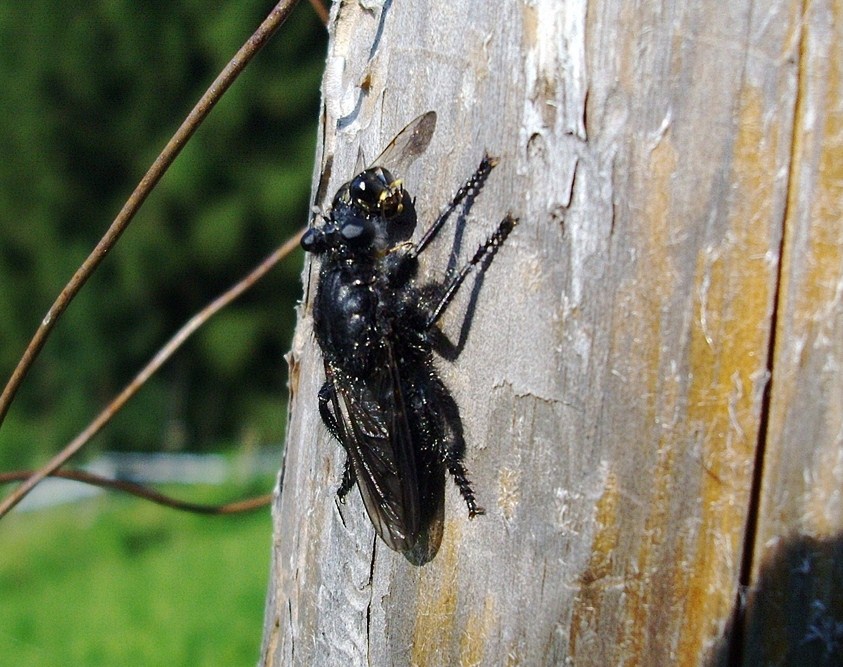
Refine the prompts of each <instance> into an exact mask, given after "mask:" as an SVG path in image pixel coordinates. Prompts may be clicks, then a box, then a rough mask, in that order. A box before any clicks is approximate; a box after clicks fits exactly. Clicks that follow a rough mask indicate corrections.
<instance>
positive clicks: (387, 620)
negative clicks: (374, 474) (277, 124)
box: [261, 0, 843, 667]
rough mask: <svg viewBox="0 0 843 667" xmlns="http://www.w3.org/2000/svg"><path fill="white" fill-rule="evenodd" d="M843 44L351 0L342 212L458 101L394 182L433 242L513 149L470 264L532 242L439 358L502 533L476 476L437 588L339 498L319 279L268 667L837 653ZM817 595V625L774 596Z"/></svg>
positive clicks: (701, 15)
mask: <svg viewBox="0 0 843 667" xmlns="http://www.w3.org/2000/svg"><path fill="white" fill-rule="evenodd" d="M842 22H843V9H841V5H840V3H839V2H837V3H835V2H833V0H820V1H818V2H813V3H810V4H809V5H804V3H798V2H797V3H791V2H783V1H779V0H772V1H771V2H769V3H766V4H765V6H764V7H761V6H759V5H758V3H751V2H748V1H747V0H738V1H737V2H732V3H722V2H713V1H709V2H702V3H700V2H689V1H677V2H674V3H667V4H665V3H659V2H649V1H647V0H645V1H642V2H639V3H618V2H606V1H603V2H599V1H596V0H595V1H590V2H587V1H585V0H583V1H582V2H560V1H559V0H530V1H527V0H524V1H522V2H488V1H480V0H413V2H407V1H404V0H395V1H393V0H385V1H380V2H378V1H372V2H363V1H362V0H361V1H360V2H339V3H334V5H333V8H332V15H331V27H330V30H331V43H330V47H329V54H328V60H327V68H326V73H325V78H324V81H323V99H324V108H323V133H322V137H321V144H320V145H321V153H320V158H319V160H318V161H317V165H316V170H315V172H314V183H318V181H319V180H320V177H321V176H322V174H323V173H324V174H326V175H329V176H330V180H329V181H328V184H327V188H326V190H325V193H324V194H325V196H324V197H322V198H321V199H320V200H319V201H318V202H317V203H318V204H321V205H325V204H327V203H328V202H329V201H330V197H331V196H332V195H333V193H334V191H335V190H336V189H337V188H338V187H339V185H340V184H341V183H342V182H343V181H345V180H347V179H349V178H350V177H351V176H353V175H354V172H355V163H356V161H357V157H358V152H359V150H361V149H362V151H363V154H364V155H365V156H367V157H368V158H369V159H371V158H372V157H374V156H375V155H377V154H378V153H379V151H380V150H381V149H382V148H383V147H384V145H385V144H386V142H388V141H389V139H390V138H391V137H392V136H393V135H394V134H395V133H396V132H397V131H398V130H400V129H401V128H402V127H403V126H404V125H405V124H406V123H407V122H409V121H410V120H411V119H412V118H414V117H416V116H417V115H419V114H420V113H423V112H425V111H428V110H430V109H432V110H435V111H436V112H437V114H438V126H437V131H436V134H435V136H434V138H433V141H432V143H431V145H430V147H429V149H428V150H427V152H426V153H425V155H424V156H422V157H421V158H420V159H419V160H417V162H416V163H415V164H414V165H413V166H412V168H411V169H410V170H409V171H408V173H407V174H401V175H400V176H401V177H403V178H404V182H405V186H406V187H407V189H408V190H409V191H410V192H411V193H412V194H414V195H415V196H416V197H417V201H416V205H417V208H418V210H419V214H420V220H421V224H420V227H424V225H425V222H427V221H430V220H432V219H433V218H434V217H435V215H436V214H437V213H438V212H439V210H440V209H441V207H442V206H443V205H444V204H445V203H446V202H447V201H448V199H449V198H450V196H451V195H452V194H453V193H454V191H455V190H456V188H457V187H458V186H459V184H460V183H461V182H462V181H463V180H464V179H465V178H466V177H467V176H468V175H469V174H470V173H471V172H472V170H473V169H474V167H475V166H476V164H477V162H478V161H479V159H480V157H481V156H482V154H483V152H484V151H485V150H488V151H489V152H490V153H491V154H493V155H497V156H499V157H500V158H501V160H500V165H499V166H498V167H497V168H496V169H495V171H494V172H493V173H492V175H491V177H490V179H489V182H488V185H487V186H486V188H485V189H484V191H483V192H482V194H481V196H480V197H479V198H478V200H477V203H476V205H475V207H474V209H473V211H472V217H470V218H469V220H468V223H467V226H466V228H465V234H464V236H463V238H462V240H461V244H460V250H461V251H462V255H463V257H466V256H467V255H468V253H469V252H471V251H473V250H474V248H475V247H476V246H477V244H478V243H479V242H480V241H481V240H482V239H483V238H485V237H486V235H487V234H488V233H489V232H490V231H491V230H492V229H493V228H494V226H495V225H496V224H497V222H498V221H499V220H500V219H501V217H502V216H503V215H504V214H505V213H507V212H512V213H513V214H514V215H515V216H517V217H519V218H520V219H521V221H522V222H521V224H520V225H519V226H518V227H517V228H516V230H515V231H514V232H513V234H512V235H511V237H510V239H509V240H508V242H507V244H506V245H505V246H504V248H503V249H502V250H501V252H500V253H499V254H498V256H497V257H496V258H495V261H494V262H493V263H492V266H491V268H490V269H489V271H488V272H487V273H486V274H485V275H484V277H483V278H482V289H479V290H476V292H475V294H476V302H475V303H474V305H473V315H472V318H471V327H470V333H469V336H468V339H467V341H466V344H465V347H464V349H463V352H462V354H461V355H460V357H459V358H458V359H457V361H456V362H455V363H453V364H449V363H446V362H442V364H441V365H440V367H441V371H442V376H443V378H444V380H445V382H446V383H447V384H448V386H449V387H450V388H451V389H452V391H453V394H454V396H455V398H456V400H457V403H458V404H459V406H460V409H461V414H462V418H463V422H464V426H465V430H466V436H467V441H468V452H467V456H466V465H467V467H468V470H469V472H470V474H471V478H472V481H473V483H474V488H475V490H476V492H477V494H478V498H479V501H480V503H481V504H482V505H484V506H485V507H486V509H487V515H486V516H485V517H479V518H477V519H476V520H474V521H469V520H468V519H467V517H466V511H465V506H464V505H463V503H462V501H461V499H460V498H459V496H458V494H457V492H456V490H455V489H454V487H453V485H452V484H450V483H448V487H447V489H446V522H445V534H444V537H443V540H442V546H441V549H440V551H439V553H438V555H437V556H436V558H434V559H433V561H432V562H430V563H429V564H427V565H425V566H422V567H418V566H414V565H412V564H410V563H409V562H408V561H407V560H405V559H404V558H403V557H402V556H401V555H399V554H396V553H393V552H391V551H389V550H388V549H387V548H385V547H384V545H383V544H382V543H379V542H377V540H376V538H375V537H374V531H373V529H372V527H371V525H370V524H369V522H368V519H367V518H366V515H365V512H364V509H363V507H362V503H361V502H360V499H359V496H358V494H357V492H356V491H354V492H352V494H351V495H350V497H349V498H350V500H349V502H348V504H347V505H345V506H343V507H342V508H341V510H340V509H338V507H337V505H336V504H335V490H336V488H337V486H338V485H339V483H340V480H341V476H342V461H343V454H342V451H341V449H340V447H339V445H338V444H337V443H336V442H334V441H333V440H332V439H331V438H330V436H329V435H328V433H327V431H326V430H325V428H324V427H323V426H322V424H321V422H320V420H319V416H318V414H317V409H316V407H317V403H316V394H317V391H318V389H319V386H320V385H321V383H322V382H323V379H324V375H323V370H322V365H321V358H320V356H319V352H318V350H317V349H316V346H315V343H314V340H313V336H312V333H311V332H312V321H311V319H310V310H309V307H310V306H309V299H310V298H311V297H312V293H313V289H314V282H313V281H314V278H315V273H314V271H313V267H310V266H308V267H306V270H305V301H304V304H303V306H302V309H301V313H300V315H301V317H300V322H299V327H298V330H297V334H296V338H295V341H294V345H293V350H292V352H291V355H290V366H291V373H290V377H291V408H290V410H291V412H290V422H289V429H288V439H287V450H286V460H285V467H284V471H283V473H282V475H281V477H282V480H283V492H282V493H281V494H280V497H279V499H278V501H277V503H276V505H275V522H276V532H275V540H274V546H273V567H272V574H271V577H272V578H271V581H270V588H269V595H268V601H267V613H266V625H265V628H264V647H263V656H262V663H261V664H263V665H290V664H296V665H299V664H301V665H408V664H413V665H456V664H464V665H469V664H472V665H474V664H476V665H559V664H572V665H599V666H601V667H602V666H605V665H620V664H627V665H628V664H638V665H708V664H714V663H715V662H720V663H721V664H728V663H729V662H730V661H731V662H733V663H734V662H739V661H741V660H746V664H759V663H758V662H754V659H755V656H758V655H761V654H763V655H765V656H777V657H781V658H782V659H785V658H788V659H790V658H789V656H793V655H796V654H797V653H798V651H800V650H801V651H802V652H803V653H802V654H800V655H811V656H814V655H817V656H822V655H824V654H823V651H826V652H827V651H835V650H836V651H840V650H841V645H843V637H840V638H839V640H838V643H837V644H836V645H835V644H834V637H835V634H834V632H835V628H840V627H843V626H841V625H840V624H841V623H843V595H842V594H841V583H840V582H841V580H843V577H841V574H840V573H841V554H842V553H843V549H841V530H843V510H841V489H843V483H842V480H843V453H841V451H843V444H842V443H841V433H843V427H841V394H843V391H841V388H843V383H841V373H840V364H841V359H842V358H843V336H841V331H843V299H841V293H843V250H841V247H843V232H841V229H843V224H842V223H841V219H843V215H841V213H843V211H841V200H843V193H841V182H843V180H842V179H841V165H843V133H842V132H841V127H843V124H841V117H843V109H842V108H841V66H840V63H841V62H843V58H841V47H840V42H841V23H842ZM314 189H315V186H314ZM449 238H450V237H449ZM451 247H452V246H451V244H450V243H447V242H440V243H439V244H438V246H437V247H436V248H434V249H432V250H431V251H430V252H429V253H427V252H426V253H425V254H426V255H429V256H428V257H426V261H425V264H424V268H425V270H426V271H429V272H431V274H432V275H435V272H437V271H441V270H442V269H443V267H445V266H446V265H447V262H448V255H449V252H450V250H451ZM782 258H784V259H782ZM460 296H462V297H465V298H461V299H458V300H457V303H456V304H455V307H454V308H453V312H451V311H450V310H449V313H448V315H447V317H446V318H445V321H444V325H443V327H444V330H445V332H446V334H448V335H449V337H450V338H452V339H454V338H457V337H459V335H460V323H461V321H462V319H461V318H462V317H464V316H465V312H466V309H469V307H470V306H471V304H469V303H468V301H470V298H469V297H470V290H466V294H463V295H460ZM785 541H786V544H787V545H793V544H797V545H800V544H801V545H803V546H797V547H795V551H794V550H793V549H791V551H787V550H784V551H783V550H782V549H783V548H784V547H783V545H785ZM818 541H819V542H818ZM777 546H778V549H777V548H776V547H777ZM794 553H795V554H796V556H794V555H793V554H794ZM782 557H784V559H785V561H784V562H785V565H784V570H785V571H784V574H782V571H783V570H781V567H782V565H781V563H782V561H781V558H782ZM771 558H772V559H776V558H778V559H779V560H778V561H776V562H777V563H778V566H779V570H775V572H778V573H779V575H778V577H776V576H771V575H770V572H771V570H770V567H775V565H771V561H770V559H771ZM788 559H790V560H788ZM794 563H797V564H801V565H802V566H803V567H802V570H801V571H799V572H796V571H789V570H788V568H792V567H794ZM794 580H798V581H797V583H798V584H799V586H800V587H801V588H800V589H799V590H800V591H804V592H805V594H804V595H803V596H802V597H801V598H799V599H798V600H795V599H792V598H788V600H787V602H788V606H787V610H796V611H795V612H794V613H797V614H802V615H803V616H804V617H803V618H799V619H797V621H792V620H791V619H790V618H789V617H785V616H781V614H783V613H784V610H783V609H782V608H781V607H780V606H777V605H776V601H777V598H775V591H774V592H773V594H772V597H770V587H773V589H774V588H775V586H781V585H791V584H792V582H793V581H794ZM745 586H749V590H748V593H749V595H748V596H746V595H744V594H743V593H744V592H746V591H745V588H744V587H745ZM765 593H766V594H767V596H766V597H765ZM746 599H749V600H750V606H749V611H750V613H749V616H746V617H745V616H744V614H743V607H742V602H743V601H744V600H746ZM800 605H801V606H800ZM777 614H778V616H777ZM812 614H813V615H812ZM771 620H775V623H776V627H770V626H769V625H768V624H769V623H770V621H771ZM794 622H798V623H800V624H801V625H800V626H799V627H798V628H796V629H794V631H793V632H791V633H790V634H788V631H787V628H788V627H790V626H789V624H792V623H794ZM835 622H836V623H837V624H838V625H837V626H835V625H834V623H835ZM811 623H813V624H814V628H815V629H814V630H812V629H811V625H810V624H811ZM823 624H824V625H823ZM818 628H826V629H828V628H830V633H831V634H830V639H829V638H826V639H827V641H822V640H820V639H816V637H815V635H816V634H817V633H819V632H820V630H819V629H818ZM799 632H801V633H802V634H801V635H799ZM783 637H784V638H783ZM809 650H810V651H817V652H816V653H807V654H806V653H805V651H809ZM794 651H796V652H797V653H794ZM829 655H832V658H831V660H832V662H833V660H834V655H835V654H833V653H832V654H829ZM837 655H839V653H838V654H837ZM823 659H825V658H823ZM832 662H829V663H828V664H832ZM781 664H798V663H797V662H791V663H786V662H782V663H781ZM817 664H822V663H817Z"/></svg>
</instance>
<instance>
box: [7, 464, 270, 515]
mask: <svg viewBox="0 0 843 667" xmlns="http://www.w3.org/2000/svg"><path fill="white" fill-rule="evenodd" d="M33 474H34V471H33V470H13V471H11V472H4V473H0V484H8V483H9V482H18V481H21V480H25V479H27V478H29V477H31V476H32V475H33ZM49 476H50V477H61V478H62V479H72V480H73V481H75V482H82V483H83V484H91V485H93V486H99V487H102V488H104V489H113V490H115V491H123V492H124V493H130V494H132V495H133V496H137V497H138V498H143V499H144V500H149V501H150V502H153V503H156V504H158V505H163V506H164V507H170V508H172V509H174V510H180V511H183V512H192V513H194V514H236V513H238V512H251V511H254V510H257V509H260V508H261V507H267V506H268V505H269V504H270V503H271V502H272V494H271V493H266V494H264V495H262V496H255V497H253V498H246V499H245V500H238V501H236V502H233V503H225V504H223V505H205V504H202V503H190V502H187V501H184V500H179V499H177V498H173V497H172V496H168V495H165V494H163V493H161V492H160V491H156V490H155V489H153V488H151V487H148V486H145V485H144V484H138V483H137V482H129V481H126V480H122V479H111V478H110V477H103V476H102V475H97V474H95V473H92V472H87V471H85V470H54V471H53V472H51V473H50V475H49Z"/></svg>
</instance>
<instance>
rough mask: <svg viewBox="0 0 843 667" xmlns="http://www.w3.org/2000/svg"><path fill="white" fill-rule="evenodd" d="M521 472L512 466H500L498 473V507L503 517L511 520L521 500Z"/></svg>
mask: <svg viewBox="0 0 843 667" xmlns="http://www.w3.org/2000/svg"><path fill="white" fill-rule="evenodd" d="M520 483H521V473H520V471H518V470H513V469H512V468H501V471H500V473H498V507H500V510H501V513H502V514H503V518H504V519H506V520H507V521H512V519H513V517H514V516H515V512H516V510H517V509H518V503H519V501H520V500H521V486H520Z"/></svg>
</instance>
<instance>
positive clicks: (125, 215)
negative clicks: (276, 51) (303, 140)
mask: <svg viewBox="0 0 843 667" xmlns="http://www.w3.org/2000/svg"><path fill="white" fill-rule="evenodd" d="M297 2H298V0H281V2H279V3H278V4H277V5H276V6H275V7H274V8H273V9H272V11H271V12H270V13H269V15H268V16H267V17H266V19H264V21H263V23H261V25H260V26H259V27H258V29H257V30H256V31H255V32H254V33H253V34H252V36H251V37H249V39H248V40H247V41H246V43H245V44H244V45H243V46H242V47H241V48H240V50H239V51H237V53H236V54H235V55H234V57H233V58H232V59H231V60H230V61H229V63H228V64H227V65H226V66H225V68H224V69H223V70H222V72H220V74H219V76H217V78H216V79H215V80H214V82H213V83H212V84H211V86H210V87H209V88H208V90H207V91H205V94H204V95H202V97H201V98H200V100H199V101H198V102H197V103H196V106H195V107H194V108H193V110H192V111H191V112H190V114H188V116H187V118H186V119H185V120H184V122H183V123H182V124H181V126H180V127H179V129H178V130H176V133H175V134H174V135H173V137H172V138H171V139H170V141H169V142H168V143H167V145H166V146H165V147H164V150H162V151H161V153H160V154H159V155H158V157H157V158H156V159H155V162H153V163H152V166H151V167H150V168H149V171H147V172H146V175H144V177H143V178H142V179H141V181H140V183H138V186H137V187H136V188H135V190H134V192H133V193H132V195H131V196H130V197H129V199H128V200H127V201H126V203H125V204H124V205H123V208H122V209H121V211H120V213H118V214H117V217H116V218H115V219H114V222H112V223H111V226H110V227H109V228H108V231H106V233H105V235H104V236H103V237H102V239H100V241H99V243H97V245H96V247H95V248H94V249H93V251H92V252H91V254H90V255H89V256H88V258H87V259H86V260H85V261H84V262H83V263H82V266H80V267H79V269H78V270H77V271H76V273H74V274H73V277H72V278H71V279H70V282H68V283H67V285H65V287H64V289H63V290H62V291H61V293H60V294H59V296H58V298H57V299H56V301H55V303H53V305H52V306H51V307H50V309H49V310H48V311H47V314H46V316H45V317H44V319H43V320H41V324H40V325H39V326H38V329H37V330H36V331H35V335H34V336H33V337H32V340H31V341H30V342H29V345H28V346H27V348H26V350H25V351H24V353H23V355H22V356H21V359H20V361H19V362H18V365H17V367H16V368H15V370H14V372H13V373H12V376H11V378H9V382H8V383H7V384H6V387H5V389H4V390H3V393H2V395H0V424H2V422H3V419H4V418H5V417H6V413H7V412H8V411H9V406H10V405H11V403H12V400H13V399H14V397H15V394H16V393H17V391H18V388H19V387H20V385H21V383H22V382H23V379H24V378H25V377H26V374H27V373H28V372H29V369H30V368H31V367H32V364H33V362H34V361H35V358H36V357H37V356H38V353H39V352H40V351H41V348H42V347H43V346H44V343H45V342H46V340H47V336H49V334H50V332H51V331H52V329H53V327H54V326H55V324H56V321H57V320H58V319H59V317H60V316H61V315H62V313H63V312H64V311H65V309H66V308H67V306H68V304H69V303H70V301H71V300H72V299H73V298H74V297H75V296H76V294H77V293H78V292H79V290H80V289H81V288H82V285H84V284H85V282H86V281H87V280H88V278H89V277H90V276H91V274H92V273H93V272H94V270H95V269H96V268H97V266H98V265H99V263H100V262H101V261H102V260H103V258H104V257H105V256H106V254H107V253H108V252H109V250H111V248H112V247H113V246H114V244H115V243H116V242H117V240H118V239H119V238H120V235H121V234H122V233H123V232H124V231H125V230H126V227H128V225H129V223H130V222H131V221H132V218H134V216H135V213H137V211H138V209H139V208H140V206H141V204H142V203H143V202H144V200H145V199H146V198H147V196H148V195H149V193H150V192H151V191H152V189H153V188H154V187H155V185H156V184H157V183H158V181H159V180H160V179H161V177H162V176H163V175H164V173H165V172H166V171H167V169H168V168H169V166H170V165H171V164H172V162H173V160H175V158H176V156H177V155H178V154H179V153H180V152H181V149H182V148H184V146H185V144H186V143H187V141H188V139H189V138H190V137H191V136H192V135H193V133H194V132H195V131H196V129H197V128H198V127H199V125H200V123H201V122H202V121H203V120H204V119H205V117H206V116H207V115H208V113H209V112H210V111H211V109H213V107H214V105H215V104H216V103H217V102H218V101H219V99H220V98H221V97H222V95H223V93H225V91H226V90H228V88H229V86H231V84H232V83H233V82H234V80H235V79H236V78H237V76H238V75H239V74H240V72H242V71H243V69H244V68H245V67H246V65H247V64H248V63H249V61H251V59H252V58H253V57H254V56H255V54H256V53H257V52H258V51H260V49H261V48H262V47H263V46H264V45H265V44H266V43H267V41H268V40H269V38H270V37H271V36H272V34H273V33H274V32H275V31H276V30H277V29H278V28H279V27H280V26H281V24H282V23H284V21H285V20H286V19H287V17H288V16H289V14H290V12H291V11H292V10H293V8H294V7H295V6H296V3H297Z"/></svg>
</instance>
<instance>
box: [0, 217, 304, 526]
mask: <svg viewBox="0 0 843 667" xmlns="http://www.w3.org/2000/svg"><path fill="white" fill-rule="evenodd" d="M303 233H304V230H303V229H302V230H300V231H299V232H298V233H297V234H296V235H295V236H293V237H292V238H290V239H288V240H287V241H286V242H285V243H284V245H282V246H281V247H280V248H278V249H276V250H275V251H274V252H273V253H272V254H271V255H269V257H267V258H266V259H265V260H263V262H261V263H260V264H259V265H258V266H257V267H256V268H255V269H253V270H252V272H251V273H249V275H248V276H246V277H245V278H244V279H243V280H241V281H240V282H238V283H237V284H236V285H234V286H233V287H231V288H230V289H228V290H227V291H226V292H224V293H223V294H221V295H220V296H218V297H217V298H216V299H214V300H213V301H212V302H211V303H209V304H208V305H207V306H205V307H204V308H203V309H202V310H201V311H199V312H198V313H197V314H196V315H194V316H193V317H191V318H190V319H189V320H188V321H187V322H186V323H185V324H184V325H183V326H182V327H181V329H179V330H178V331H177V332H176V334H175V335H174V336H173V337H172V338H170V340H169V341H167V343H166V344H165V345H164V346H163V347H162V348H161V349H160V350H159V351H158V352H157V353H156V354H155V356H154V357H152V359H151V360H150V362H149V363H148V364H147V365H146V366H145V367H144V368H143V369H142V370H141V371H140V372H139V373H138V374H137V375H136V376H135V378H134V379H133V380H132V381H131V382H130V383H129V384H128V385H126V387H125V388H124V389H123V391H121V392H120V393H119V394H118V395H117V397H116V398H115V399H114V400H113V401H111V403H109V404H108V406H106V408H105V409H104V410H103V411H102V412H100V413H99V414H98V415H97V416H96V418H95V419H94V420H93V421H92V422H91V423H90V424H88V426H87V427H85V429H84V430H83V431H82V432H81V433H79V435H77V436H76V437H75V438H74V439H73V440H72V441H71V442H70V443H69V444H68V445H67V446H66V447H65V448H64V449H62V450H61V452H59V453H58V454H56V455H55V456H54V457H53V458H52V459H50V460H49V462H47V464H46V465H44V466H42V467H41V468H39V469H38V470H36V471H35V472H34V473H33V474H32V475H31V476H30V477H29V478H27V480H26V481H25V482H24V483H23V484H21V485H20V486H19V487H18V488H16V489H15V490H14V491H12V493H10V494H9V495H8V496H7V497H6V498H5V499H4V500H3V502H2V503H0V518H2V517H3V516H5V515H6V514H8V513H9V511H10V510H11V509H12V508H13V507H14V506H15V505H17V504H18V503H19V502H20V501H21V500H23V498H24V497H25V496H26V494H28V493H29V492H30V491H31V490H32V489H34V488H35V485H36V484H38V482H40V481H41V480H42V479H44V478H45V477H47V476H49V475H51V474H53V473H54V472H55V471H57V470H58V469H59V468H60V467H61V466H63V465H64V464H65V463H67V461H68V460H69V459H70V457H71V456H73V455H74V454H76V453H77V452H78V451H79V450H80V449H82V447H84V446H85V444H86V443H87V442H88V441H89V440H90V439H91V438H93V437H94V436H95V435H96V434H97V433H99V432H100V430H102V428H103V426H105V425H106V424H107V423H108V422H109V421H110V420H111V418H112V417H113V416H114V415H115V414H117V412H118V411H119V410H120V409H121V408H122V407H123V406H124V405H125V404H126V403H127V402H128V400H129V399H130V398H132V396H134V395H135V394H136V393H137V392H138V390H139V389H140V388H141V386H142V385H143V384H144V383H145V382H146V381H147V380H148V379H149V378H150V376H152V374H153V373H155V372H156V371H157V370H158V369H159V368H161V366H162V365H163V364H164V362H165V361H167V359H169V358H170V357H171V356H172V355H173V353H174V352H175V351H176V350H177V349H178V348H179V347H181V345H182V344H183V343H184V342H185V341H186V340H187V338H188V337H189V336H190V335H191V334H193V333H194V332H195V331H196V330H197V329H198V328H199V327H201V326H202V325H203V324H204V323H205V322H207V321H208V319H210V318H211V317H212V316H213V315H215V314H216V313H217V312H219V311H220V310H222V309H223V308H224V307H225V306H227V305H228V304H229V303H231V302H232V301H234V299H236V298H237V297H239V296H240V295H241V294H243V292H245V291H246V290H247V289H249V288H250V287H251V286H252V285H254V284H255V283H256V282H257V281H258V280H260V279H261V278H262V277H263V276H264V275H266V273H267V272H268V271H269V270H270V269H271V268H272V267H273V266H275V265H276V264H277V263H278V262H279V261H281V260H282V259H283V258H284V257H286V256H287V255H289V254H290V253H291V252H292V251H293V250H294V249H296V248H297V247H298V245H299V241H300V240H301V237H302V234H303Z"/></svg>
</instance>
